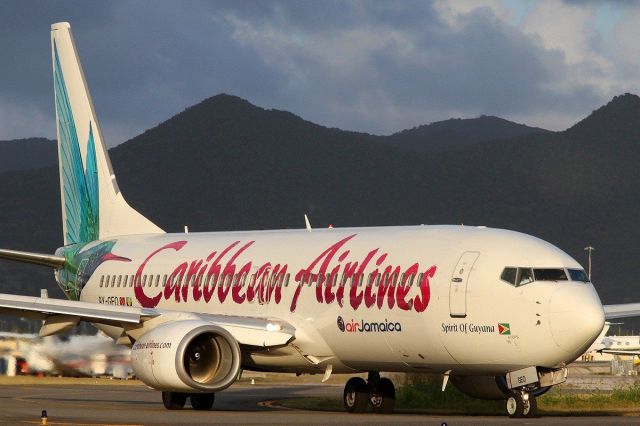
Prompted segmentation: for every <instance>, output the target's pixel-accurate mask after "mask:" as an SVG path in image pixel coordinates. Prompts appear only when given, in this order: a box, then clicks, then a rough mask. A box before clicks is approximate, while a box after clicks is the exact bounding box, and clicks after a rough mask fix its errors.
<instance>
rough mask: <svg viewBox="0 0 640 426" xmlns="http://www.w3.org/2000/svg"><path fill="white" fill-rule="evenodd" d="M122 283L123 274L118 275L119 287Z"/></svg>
mask: <svg viewBox="0 0 640 426" xmlns="http://www.w3.org/2000/svg"><path fill="white" fill-rule="evenodd" d="M121 283H122V275H118V287H120V284H121Z"/></svg>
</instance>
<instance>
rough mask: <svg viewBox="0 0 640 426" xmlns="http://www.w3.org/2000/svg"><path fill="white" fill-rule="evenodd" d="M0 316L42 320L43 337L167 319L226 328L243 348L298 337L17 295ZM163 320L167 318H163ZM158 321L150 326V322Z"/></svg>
mask: <svg viewBox="0 0 640 426" xmlns="http://www.w3.org/2000/svg"><path fill="white" fill-rule="evenodd" d="M0 314H5V315H12V316H20V317H26V318H33V319H40V320H43V321H44V323H43V325H42V328H41V329H40V336H49V335H51V334H56V333H59V332H61V331H63V330H66V329H68V328H70V327H73V326H75V325H76V324H78V322H80V321H88V322H92V323H97V324H106V325H111V326H117V327H122V328H124V329H125V330H127V329H132V328H133V329H136V330H137V331H138V333H139V332H140V331H141V330H140V328H141V327H142V331H143V332H146V331H148V330H150V329H151V328H153V327H154V326H155V325H158V324H161V323H163V322H165V321H163V319H166V320H169V319H171V320H179V319H194V318H198V319H201V320H203V321H207V322H210V323H212V324H216V325H218V326H220V327H222V328H224V329H226V330H227V331H228V332H229V333H231V335H232V336H233V337H234V338H235V339H236V340H237V341H238V343H239V344H240V345H244V346H251V347H263V348H264V347H273V346H282V345H286V344H287V343H289V341H291V340H292V339H293V338H294V337H295V328H294V327H293V326H291V325H290V324H288V323H286V322H284V321H280V320H278V319H272V318H254V317H242V316H234V315H215V314H204V313H192V312H179V311H171V310H162V309H148V308H137V307H130V306H114V305H102V304H99V303H90V302H76V301H73V300H62V299H50V298H42V297H29V296H17V295H13V294H2V293H0ZM163 317H164V318H163ZM152 319H157V321H153V322H151V323H149V324H145V323H147V321H150V320H152Z"/></svg>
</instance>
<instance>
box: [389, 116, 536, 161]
mask: <svg viewBox="0 0 640 426" xmlns="http://www.w3.org/2000/svg"><path fill="white" fill-rule="evenodd" d="M546 132H548V130H544V129H540V128H537V127H529V126H525V125H524V124H517V123H513V122H511V121H508V120H505V119H503V118H499V117H493V116H488V115H483V116H480V117H478V118H471V119H461V118H452V119H449V120H444V121H438V122H435V123H431V124H428V125H424V126H419V127H414V128H413V129H409V130H403V131H401V132H398V133H394V134H393V135H391V136H390V137H388V138H387V139H386V141H387V142H388V143H390V144H393V145H394V146H396V147H398V148H404V149H408V150H411V151H416V152H445V151H456V150H459V149H462V148H466V147H468V146H471V145H475V144H478V143H481V142H487V141H492V140H499V139H512V138H516V137H519V136H525V135H529V134H534V133H546Z"/></svg>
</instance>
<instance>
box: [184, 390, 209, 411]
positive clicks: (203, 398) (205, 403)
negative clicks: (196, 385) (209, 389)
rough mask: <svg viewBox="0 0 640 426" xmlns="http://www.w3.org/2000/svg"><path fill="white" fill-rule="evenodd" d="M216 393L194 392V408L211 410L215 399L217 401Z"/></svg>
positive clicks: (192, 402)
mask: <svg viewBox="0 0 640 426" xmlns="http://www.w3.org/2000/svg"><path fill="white" fill-rule="evenodd" d="M215 398H216V394H215V393H194V394H192V395H191V398H189V399H191V406H192V407H193V409H194V410H203V411H206V410H211V408H212V407H213V401H215Z"/></svg>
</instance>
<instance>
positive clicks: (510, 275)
mask: <svg viewBox="0 0 640 426" xmlns="http://www.w3.org/2000/svg"><path fill="white" fill-rule="evenodd" d="M517 275H518V268H511V267H506V268H504V269H503V270H502V274H501V275H500V279H501V280H502V281H506V282H508V283H509V284H511V285H513V286H515V285H516V276H517Z"/></svg>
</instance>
